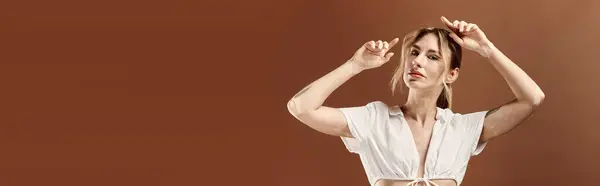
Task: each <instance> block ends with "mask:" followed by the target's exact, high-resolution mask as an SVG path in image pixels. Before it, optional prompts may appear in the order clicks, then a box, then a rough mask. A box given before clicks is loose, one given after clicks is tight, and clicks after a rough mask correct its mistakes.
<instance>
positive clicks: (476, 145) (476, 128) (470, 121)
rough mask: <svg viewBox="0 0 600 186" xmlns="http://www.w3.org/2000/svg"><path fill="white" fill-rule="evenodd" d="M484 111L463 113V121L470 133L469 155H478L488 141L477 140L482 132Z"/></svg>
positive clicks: (485, 112)
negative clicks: (470, 145)
mask: <svg viewBox="0 0 600 186" xmlns="http://www.w3.org/2000/svg"><path fill="white" fill-rule="evenodd" d="M487 112H488V111H487V110H486V111H479V112H474V113H469V114H465V115H463V117H464V120H463V121H464V122H465V124H466V126H467V132H468V134H470V138H471V139H472V140H471V143H472V147H471V156H476V155H479V154H480V153H481V152H482V151H483V149H484V148H485V147H486V145H487V143H488V142H479V138H480V137H481V132H483V121H484V120H485V115H486V114H487Z"/></svg>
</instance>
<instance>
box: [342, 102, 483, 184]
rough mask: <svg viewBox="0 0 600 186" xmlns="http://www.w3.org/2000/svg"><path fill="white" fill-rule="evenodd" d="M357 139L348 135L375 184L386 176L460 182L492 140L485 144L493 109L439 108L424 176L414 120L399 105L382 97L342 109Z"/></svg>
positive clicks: (346, 140) (349, 144)
mask: <svg viewBox="0 0 600 186" xmlns="http://www.w3.org/2000/svg"><path fill="white" fill-rule="evenodd" d="M340 110H341V111H342V113H343V114H344V116H345V117H346V120H347V123H348V127H349V128H350V132H351V133H352V136H354V138H346V137H342V141H343V142H344V144H345V146H346V148H347V149H348V150H349V151H350V152H353V153H356V154H358V155H359V156H360V159H361V161H362V164H363V167H364V169H365V173H366V174H367V177H368V180H369V183H370V184H371V185H375V183H376V182H377V181H378V180H380V179H389V180H406V181H413V182H411V183H409V184H408V185H409V186H410V185H416V184H417V183H420V182H422V183H426V184H427V185H430V184H431V185H435V183H433V182H432V181H431V180H435V179H451V180H455V181H456V183H457V186H459V185H460V183H461V182H462V180H463V177H464V175H465V172H466V169H467V164H468V162H469V159H470V158H471V156H475V155H478V154H479V153H481V151H482V150H483V149H484V147H485V145H486V144H487V143H479V137H480V135H481V131H482V129H483V120H484V118H485V114H486V113H487V111H480V112H474V113H470V114H464V115H463V114H459V113H453V112H452V111H451V110H450V109H442V108H438V110H437V117H436V119H437V120H436V122H435V124H434V127H433V131H432V134H431V140H430V144H429V149H428V151H427V155H426V158H425V167H424V176H423V177H417V176H418V169H419V166H420V162H419V161H420V160H419V155H418V152H417V150H416V145H415V142H414V139H413V137H412V133H411V130H410V128H409V126H408V123H407V122H406V120H405V119H404V115H403V113H402V111H401V110H400V109H399V108H398V107H397V106H395V107H388V106H387V105H386V104H385V103H383V102H381V101H374V102H370V103H368V104H367V105H364V106H359V107H347V108H340Z"/></svg>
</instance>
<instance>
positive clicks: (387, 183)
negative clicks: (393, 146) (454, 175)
mask: <svg viewBox="0 0 600 186" xmlns="http://www.w3.org/2000/svg"><path fill="white" fill-rule="evenodd" d="M431 181H432V182H433V183H435V184H437V185H438V186H456V182H455V181H454V180H431ZM410 182H412V180H410V181H405V180H384V179H382V180H379V181H377V182H376V183H375V186H406V185H407V184H408V183H410ZM429 185H431V186H433V184H431V183H430V184H429ZM411 186H412V185H411ZM415 186H427V184H426V183H423V182H421V183H418V184H415Z"/></svg>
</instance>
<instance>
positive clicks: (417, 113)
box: [401, 90, 441, 124]
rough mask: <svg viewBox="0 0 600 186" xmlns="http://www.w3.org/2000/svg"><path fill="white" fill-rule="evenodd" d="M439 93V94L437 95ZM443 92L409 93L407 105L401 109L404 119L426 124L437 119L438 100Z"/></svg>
mask: <svg viewBox="0 0 600 186" xmlns="http://www.w3.org/2000/svg"><path fill="white" fill-rule="evenodd" d="M436 92H437V93H436ZM440 93H441V91H427V92H425V91H413V90H410V91H409V93H408V99H407V100H406V103H405V104H404V105H403V106H402V107H401V108H402V112H403V113H404V117H408V118H410V119H413V120H416V121H417V123H420V124H424V123H425V121H427V120H430V119H435V116H436V115H437V100H438V97H439V95H440Z"/></svg>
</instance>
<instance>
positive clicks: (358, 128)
mask: <svg viewBox="0 0 600 186" xmlns="http://www.w3.org/2000/svg"><path fill="white" fill-rule="evenodd" d="M376 104H377V103H376V102H371V103H368V104H366V105H364V106H359V107H345V108H339V110H340V111H341V112H342V114H343V115H344V117H345V118H346V123H347V124H348V129H349V130H350V133H351V134H352V136H353V137H354V138H348V137H342V141H343V142H344V145H345V146H346V148H347V149H348V151H350V152H352V153H357V154H358V153H359V152H360V150H361V148H362V147H363V146H364V145H363V144H364V141H365V138H367V136H368V134H369V132H370V131H371V125H372V123H373V120H374V118H375V115H376V113H377V110H376Z"/></svg>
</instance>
